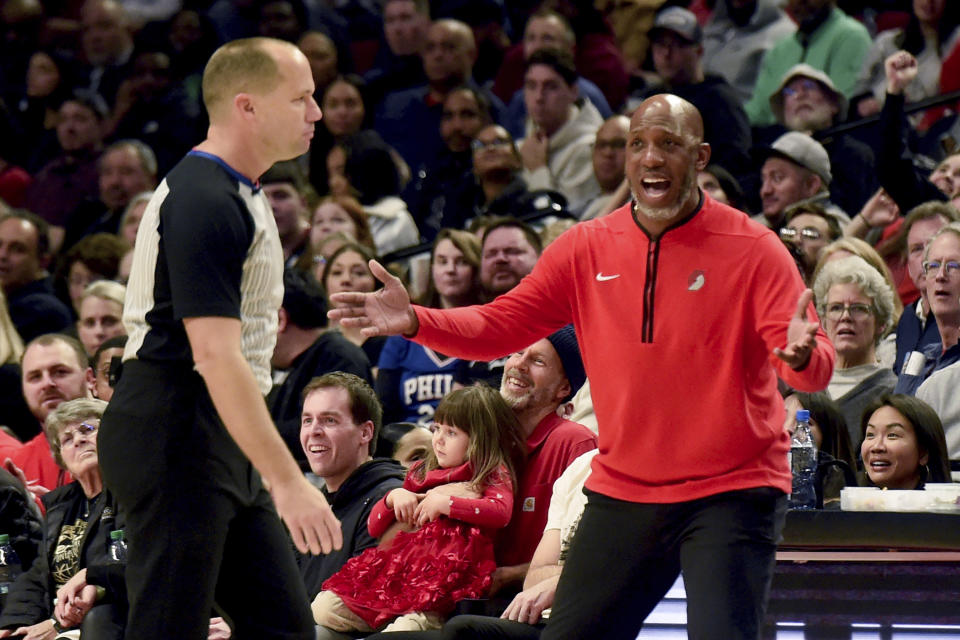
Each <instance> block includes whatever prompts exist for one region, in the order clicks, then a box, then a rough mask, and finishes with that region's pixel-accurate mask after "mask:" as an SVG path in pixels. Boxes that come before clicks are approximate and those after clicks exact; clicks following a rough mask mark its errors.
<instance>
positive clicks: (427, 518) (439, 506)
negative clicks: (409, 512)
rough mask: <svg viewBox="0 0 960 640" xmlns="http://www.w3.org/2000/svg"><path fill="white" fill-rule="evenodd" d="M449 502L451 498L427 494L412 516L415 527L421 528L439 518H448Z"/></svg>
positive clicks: (437, 494) (439, 494) (438, 494)
mask: <svg viewBox="0 0 960 640" xmlns="http://www.w3.org/2000/svg"><path fill="white" fill-rule="evenodd" d="M450 500H451V498H450V497H449V496H445V495H443V494H442V493H427V495H426V496H425V497H424V498H423V500H421V501H420V504H419V505H418V506H417V510H416V511H415V512H414V514H413V517H414V520H415V521H416V523H417V526H418V527H422V526H423V525H425V524H427V523H428V522H433V521H434V520H436V519H437V518H439V517H440V516H449V515H450Z"/></svg>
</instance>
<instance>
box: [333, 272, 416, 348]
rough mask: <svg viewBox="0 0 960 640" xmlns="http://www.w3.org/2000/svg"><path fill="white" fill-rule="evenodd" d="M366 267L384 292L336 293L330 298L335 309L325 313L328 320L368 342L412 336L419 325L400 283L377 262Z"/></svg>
mask: <svg viewBox="0 0 960 640" xmlns="http://www.w3.org/2000/svg"><path fill="white" fill-rule="evenodd" d="M369 264H370V272H371V273H372V274H373V276H374V277H375V278H376V279H377V280H379V281H380V282H382V283H383V289H380V290H379V291H374V292H372V293H357V292H347V291H345V292H343V293H335V294H333V295H332V296H330V302H332V303H333V304H334V307H335V308H333V309H331V310H330V311H328V312H327V317H328V318H330V319H331V320H336V321H337V322H339V323H340V324H342V325H343V326H345V327H357V328H359V329H360V332H361V333H362V334H363V335H365V336H367V337H368V338H370V337H373V336H390V335H395V334H398V333H402V334H404V335H408V336H411V335H413V334H415V333H416V332H417V329H418V328H419V326H420V323H419V321H418V320H417V314H415V313H414V312H413V306H412V305H411V304H410V295H409V294H408V293H407V290H406V288H404V286H403V283H402V282H400V279H399V278H397V277H395V276H393V275H391V274H390V272H389V271H387V270H386V269H385V268H384V267H383V265H381V264H380V263H379V262H377V261H376V260H371V261H370V263H369Z"/></svg>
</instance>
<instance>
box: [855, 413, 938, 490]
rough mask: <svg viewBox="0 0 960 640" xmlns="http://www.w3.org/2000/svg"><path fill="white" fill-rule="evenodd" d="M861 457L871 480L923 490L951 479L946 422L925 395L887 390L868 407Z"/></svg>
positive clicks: (879, 484)
mask: <svg viewBox="0 0 960 640" xmlns="http://www.w3.org/2000/svg"><path fill="white" fill-rule="evenodd" d="M860 430H861V433H862V434H863V442H862V444H861V445H860V457H861V458H862V459H863V469H864V471H865V473H866V480H867V483H868V484H870V485H874V486H877V487H882V488H884V489H922V488H923V486H924V484H926V483H927V482H951V478H950V461H949V459H948V458H947V442H946V439H945V437H944V434H943V425H942V424H941V422H940V418H939V417H938V416H937V414H936V412H935V411H934V410H933V409H931V408H930V407H929V405H927V404H926V403H925V402H923V401H922V400H917V399H916V398H914V397H913V396H907V395H903V394H886V395H883V396H881V397H879V398H877V400H876V401H875V402H873V403H872V404H871V405H870V406H868V407H867V409H866V411H864V412H863V418H862V419H861V421H860Z"/></svg>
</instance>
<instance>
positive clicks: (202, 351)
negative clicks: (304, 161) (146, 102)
mask: <svg viewBox="0 0 960 640" xmlns="http://www.w3.org/2000/svg"><path fill="white" fill-rule="evenodd" d="M202 89H203V100H204V104H205V105H206V107H207V112H208V113H209V116H210V128H209V130H208V134H207V138H206V140H204V141H203V142H202V143H200V145H198V146H197V147H196V148H195V149H194V150H193V151H191V152H190V153H188V154H187V156H186V157H185V158H184V159H183V160H181V161H180V163H179V164H178V165H177V166H176V167H174V168H173V170H171V171H170V173H169V174H167V176H166V177H165V178H164V180H163V182H162V183H161V184H160V186H159V187H158V188H157V190H156V192H155V194H154V196H153V198H152V199H151V200H150V202H149V203H148V205H147V208H146V210H145V211H144V214H143V219H142V221H141V226H140V231H141V233H140V234H139V237H138V241H137V247H136V250H135V251H134V255H133V266H132V269H131V273H130V280H129V283H128V288H127V298H126V304H125V308H124V323H125V324H126V326H127V330H128V331H127V333H128V335H129V339H128V342H127V346H126V350H125V353H124V357H125V360H124V365H123V375H122V376H121V378H120V381H119V382H118V383H117V386H116V389H115V391H114V395H113V398H112V399H111V400H110V406H109V407H108V409H107V412H106V413H105V414H104V416H103V423H102V426H101V430H100V435H99V443H98V445H99V448H100V463H101V466H102V469H103V478H104V481H105V482H106V483H107V485H108V486H110V487H111V488H112V489H114V495H115V496H116V497H117V500H118V502H119V504H120V506H121V508H122V509H123V510H124V511H125V513H126V516H127V521H126V527H125V529H126V532H127V534H128V536H129V539H130V553H129V561H128V563H127V569H126V581H127V591H128V595H129V599H130V613H129V616H130V618H129V619H130V621H131V622H130V624H128V626H127V629H128V636H127V637H128V638H132V637H134V636H135V637H137V638H140V639H153V638H155V639H157V640H159V639H161V638H200V637H205V636H206V635H207V632H208V630H209V624H210V610H211V608H212V606H213V602H214V600H216V602H217V604H218V606H219V607H221V608H222V609H223V611H224V612H225V614H226V615H228V616H229V617H230V618H232V620H233V624H234V633H235V635H237V636H238V637H242V636H251V637H283V638H289V639H290V640H293V639H302V640H307V639H311V640H312V638H314V625H313V621H312V618H311V616H310V610H309V606H308V605H309V603H308V601H307V596H306V592H305V590H304V588H303V586H302V583H301V582H300V581H299V580H298V579H297V567H296V565H295V563H294V558H293V555H292V554H291V553H290V551H289V537H288V533H287V532H285V531H284V530H283V526H282V525H281V523H280V521H279V520H278V518H277V516H278V514H279V516H280V517H281V518H282V519H283V521H284V522H285V523H286V524H287V527H288V530H289V536H292V538H293V540H294V543H295V544H296V546H297V548H298V549H299V550H300V551H301V552H304V553H306V552H307V551H308V550H309V551H311V552H313V553H321V552H323V553H327V552H329V551H331V550H332V549H337V548H340V545H341V543H340V524H339V523H338V522H337V519H336V517H335V516H334V515H333V513H332V511H331V510H330V507H329V505H328V504H327V502H326V500H325V499H324V497H323V496H322V495H321V494H320V492H319V491H318V490H317V489H316V488H315V487H313V486H311V485H310V483H309V482H308V481H307V480H306V478H305V477H304V476H303V474H302V473H301V472H300V469H299V468H298V467H297V464H296V463H295V462H294V460H293V457H292V456H291V455H290V452H289V451H288V450H287V448H286V446H285V445H284V443H283V440H282V439H281V437H280V435H279V434H278V433H277V429H276V427H275V426H274V425H273V423H272V421H271V420H270V415H269V413H268V412H267V407H266V403H265V402H264V400H263V396H264V395H266V394H267V392H269V391H270V387H271V378H270V357H271V355H272V353H273V348H274V342H275V340H276V335H277V323H278V318H279V316H278V309H279V307H280V303H281V300H282V297H283V250H282V247H281V242H280V238H279V236H278V233H277V226H276V222H275V221H274V217H273V214H272V212H271V209H270V204H269V202H268V200H267V198H266V196H265V195H264V194H263V191H262V190H261V189H260V185H259V183H258V179H259V178H260V176H261V175H262V174H263V173H265V172H266V171H267V169H269V168H270V166H272V165H273V164H274V163H276V162H278V161H281V160H290V159H292V158H295V157H297V156H299V155H302V154H303V153H305V152H306V151H307V149H308V148H309V145H310V139H311V138H312V137H313V129H314V123H315V122H316V121H318V120H319V119H320V115H321V114H320V109H319V108H318V107H317V103H316V102H315V101H314V99H313V92H314V85H313V76H312V74H311V72H310V65H309V63H308V61H307V59H306V57H305V56H304V55H303V53H301V52H300V50H299V49H297V48H296V47H294V46H293V45H291V44H289V43H285V42H280V41H277V40H271V39H268V38H251V39H242V40H234V41H232V42H230V43H228V44H226V45H224V46H222V47H221V48H220V49H218V50H217V51H216V52H214V54H213V56H211V58H210V61H209V62H208V63H207V67H206V69H205V70H204V74H203V80H202ZM174 452H175V453H174ZM261 474H262V478H263V480H261ZM265 484H267V485H269V487H270V493H267V491H266V488H265V486H264V485H265ZM187 582H189V584H187ZM252 592H255V593H257V597H256V598H250V597H249V594H250V593H252Z"/></svg>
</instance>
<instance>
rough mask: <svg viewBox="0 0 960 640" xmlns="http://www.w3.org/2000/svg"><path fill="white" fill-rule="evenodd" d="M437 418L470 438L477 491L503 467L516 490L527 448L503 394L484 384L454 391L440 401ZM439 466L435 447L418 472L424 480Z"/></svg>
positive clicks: (468, 452)
mask: <svg viewBox="0 0 960 640" xmlns="http://www.w3.org/2000/svg"><path fill="white" fill-rule="evenodd" d="M433 419H434V421H435V422H439V423H440V424H445V425H451V426H454V427H457V428H458V429H461V430H463V431H465V432H466V433H467V435H468V436H470V444H469V446H468V447H467V460H469V461H470V463H471V464H472V465H473V478H471V479H470V484H471V485H472V486H473V488H474V490H476V491H482V490H483V487H484V486H485V485H486V484H488V481H490V480H491V476H495V475H496V474H497V473H498V470H499V469H501V468H505V469H506V470H507V472H508V473H509V475H510V482H511V483H512V484H513V486H514V487H516V483H517V472H518V471H519V467H520V465H521V464H522V462H523V457H524V455H525V453H524V452H525V448H526V445H525V443H524V441H523V439H522V438H521V436H520V432H521V428H520V423H519V422H518V421H517V416H516V415H515V414H514V413H513V409H511V408H510V407H509V405H507V403H506V401H505V400H504V399H503V397H501V395H500V392H499V391H496V390H494V389H492V388H491V387H489V386H487V385H483V384H477V385H474V386H472V387H465V388H463V389H456V390H454V391H451V392H450V393H448V394H447V395H446V396H444V398H443V400H441V401H440V405H439V406H438V407H437V411H436V413H434V416H433ZM439 466H440V464H439V463H438V462H437V454H436V453H434V451H433V449H432V448H431V449H430V451H429V452H428V453H427V457H426V459H425V460H424V463H423V464H422V465H419V466H418V467H417V468H416V471H415V473H417V474H418V477H419V479H420V480H422V479H423V477H424V476H425V475H426V473H427V472H428V471H432V470H434V469H437V468H439Z"/></svg>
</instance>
